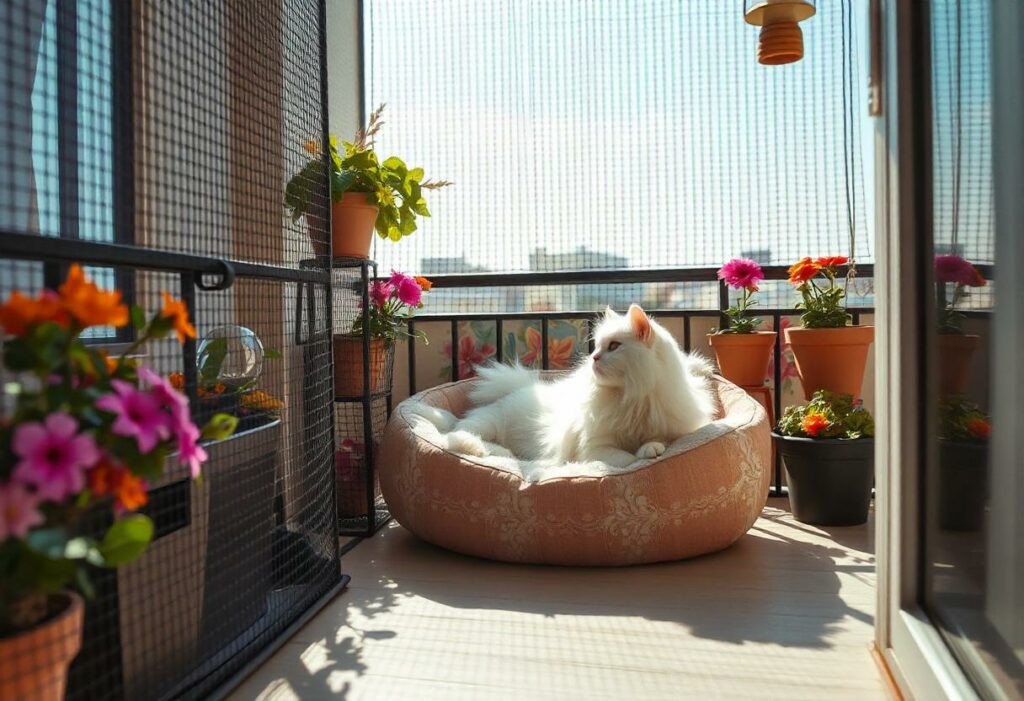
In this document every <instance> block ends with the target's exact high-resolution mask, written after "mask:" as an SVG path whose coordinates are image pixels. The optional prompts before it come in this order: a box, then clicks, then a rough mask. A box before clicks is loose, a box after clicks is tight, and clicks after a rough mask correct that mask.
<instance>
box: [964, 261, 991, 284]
mask: <svg viewBox="0 0 1024 701" xmlns="http://www.w3.org/2000/svg"><path fill="white" fill-rule="evenodd" d="M971 275H972V276H973V278H974V279H973V280H971V281H970V282H969V283H968V286H969V287H984V286H985V285H987V284H988V282H987V281H986V280H985V277H984V276H983V275H982V274H981V271H980V270H978V269H977V268H975V267H974V266H973V265H972V266H971Z"/></svg>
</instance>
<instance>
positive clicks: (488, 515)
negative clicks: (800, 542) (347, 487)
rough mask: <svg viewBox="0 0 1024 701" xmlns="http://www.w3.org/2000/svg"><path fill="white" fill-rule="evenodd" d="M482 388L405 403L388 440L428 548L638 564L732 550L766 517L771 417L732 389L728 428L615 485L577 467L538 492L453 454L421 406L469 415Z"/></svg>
mask: <svg viewBox="0 0 1024 701" xmlns="http://www.w3.org/2000/svg"><path fill="white" fill-rule="evenodd" d="M471 383H472V380H469V381H462V382H456V383H452V384H448V385H442V386H440V387H435V388H433V389H430V390H427V391H425V392H423V393H421V394H419V395H416V396H415V397H410V398H409V399H408V400H406V401H405V402H402V404H400V405H399V406H398V407H397V408H396V410H395V412H394V415H393V416H392V418H391V421H390V422H389V424H388V427H387V429H386V432H385V436H384V440H383V441H382V452H381V454H380V462H379V465H380V467H379V473H380V481H381V489H382V491H383V494H384V497H385V498H386V500H387V502H388V505H389V506H390V509H391V513H392V514H393V515H394V516H395V518H396V519H397V520H398V522H399V523H401V524H402V525H403V526H404V527H405V528H407V529H409V530H410V531H411V532H413V533H414V534H416V535H417V536H419V537H420V538H422V539H423V540H426V541H428V542H431V543H434V544H435V545H439V546H442V547H445V548H449V549H451V550H455V551H457V552H461V553H465V554H467V555H475V556H478V557H485V558H490V559H495V560H506V561H510V562H530V563H545V564H560V565H630V564H639V563H649V562H660V561H665V560H678V559H682V558H687V557H693V556H695V555H701V554H705V553H710V552H714V551H716V550H721V549H722V548H725V547H728V546H729V545H731V544H732V543H734V542H735V541H736V540H737V539H738V538H740V537H741V536H742V535H743V534H744V533H746V532H747V530H748V529H749V528H750V526H751V525H752V524H753V523H754V521H755V520H756V519H757V517H758V515H759V514H760V512H761V509H762V508H763V507H764V504H765V501H766V498H767V495H768V487H769V483H770V479H771V439H770V434H769V426H768V418H767V414H766V413H765V411H764V408H763V407H762V406H761V405H760V403H758V402H757V401H755V400H754V399H752V398H751V397H749V396H748V395H747V394H746V392H744V391H743V390H741V389H739V388H738V387H735V386H734V385H732V384H730V383H728V382H726V381H725V380H722V379H720V378H716V381H715V384H714V389H715V392H716V394H717V396H718V399H719V403H720V416H719V417H718V418H717V420H716V421H715V422H714V423H712V424H710V425H709V426H708V427H706V428H705V429H701V431H698V432H696V433H694V434H691V435H690V436H686V437H684V438H683V439H681V440H680V441H677V442H676V443H673V444H672V446H670V448H669V451H668V452H667V453H666V454H665V455H663V456H661V457H660V458H657V459H655V460H652V461H644V462H642V463H640V464H638V465H634V466H631V467H630V468H628V469H626V470H624V471H617V472H615V473H613V474H600V473H598V472H595V471H594V470H595V468H594V466H587V465H581V466H575V465H574V466H570V469H568V470H562V471H560V472H558V471H556V472H557V473H558V476H556V477H550V478H545V479H540V480H537V481H526V480H524V479H523V477H522V476H521V474H517V470H515V469H510V468H509V466H507V465H501V464H500V460H496V459H480V458H468V457H462V456H458V455H455V454H453V453H450V452H448V451H446V450H444V449H443V448H442V447H440V446H441V445H442V443H441V442H440V441H438V440H436V436H439V434H437V431H436V429H433V427H432V426H429V427H426V428H425V427H424V424H425V423H426V422H425V420H423V419H422V418H421V417H420V416H419V415H418V414H417V411H416V408H417V404H420V405H422V404H425V405H427V406H433V407H438V408H441V409H445V410H447V411H451V412H452V413H454V414H456V415H460V414H461V413H462V412H464V411H465V410H466V409H467V408H468V391H469V388H470V387H471ZM431 429H432V431H433V433H431ZM518 472H519V473H521V472H522V470H519V471H518Z"/></svg>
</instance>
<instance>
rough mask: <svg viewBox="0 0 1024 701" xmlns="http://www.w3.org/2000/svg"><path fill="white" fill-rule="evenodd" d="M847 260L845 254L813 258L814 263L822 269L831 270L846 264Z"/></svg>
mask: <svg viewBox="0 0 1024 701" xmlns="http://www.w3.org/2000/svg"><path fill="white" fill-rule="evenodd" d="M849 262H850V259H849V258H847V257H846V256H824V257H822V258H815V259H814V264H815V265H817V266H819V267H820V268H822V269H824V268H829V269H830V270H833V271H834V270H835V269H836V268H838V267H839V266H840V265H846V264H847V263H849Z"/></svg>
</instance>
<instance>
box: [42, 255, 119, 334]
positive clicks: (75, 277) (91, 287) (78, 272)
mask: <svg viewBox="0 0 1024 701" xmlns="http://www.w3.org/2000/svg"><path fill="white" fill-rule="evenodd" d="M59 291H60V297H61V301H62V302H63V304H64V309H66V310H67V311H68V313H69V314H71V316H73V317H74V318H75V319H76V320H77V321H78V323H79V324H81V325H82V326H86V327H87V326H124V325H125V324H127V323H128V307H126V306H125V305H124V304H122V303H121V293H120V292H118V291H117V290H111V291H109V292H108V291H107V290H101V289H100V288H99V287H97V286H96V283H94V282H93V281H92V280H87V279H86V277H85V271H84V270H82V266H80V265H78V264H75V265H72V266H71V269H70V270H68V277H67V280H65V281H64V284H63V285H61V286H60V288H59Z"/></svg>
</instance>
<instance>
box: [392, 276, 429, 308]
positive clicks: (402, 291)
mask: <svg viewBox="0 0 1024 701" xmlns="http://www.w3.org/2000/svg"><path fill="white" fill-rule="evenodd" d="M397 289H398V299H400V300H401V301H402V304H407V305H409V306H410V307H418V306H420V300H422V299H423V288H422V287H420V283H418V282H416V280H414V279H413V278H411V277H408V276H407V277H406V278H405V279H404V280H402V281H401V282H400V283H398V288H397Z"/></svg>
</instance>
